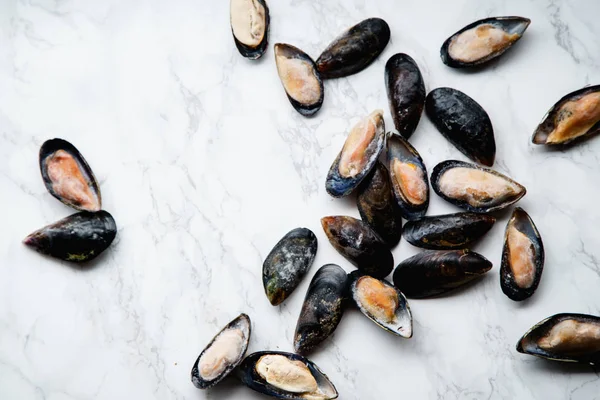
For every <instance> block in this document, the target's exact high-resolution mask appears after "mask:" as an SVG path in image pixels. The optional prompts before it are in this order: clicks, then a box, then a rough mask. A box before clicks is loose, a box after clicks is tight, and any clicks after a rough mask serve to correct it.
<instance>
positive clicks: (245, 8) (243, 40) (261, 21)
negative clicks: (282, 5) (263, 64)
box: [230, 0, 269, 60]
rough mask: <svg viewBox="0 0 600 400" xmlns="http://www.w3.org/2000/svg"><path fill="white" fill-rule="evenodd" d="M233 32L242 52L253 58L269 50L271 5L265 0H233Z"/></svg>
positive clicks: (231, 7) (231, 4)
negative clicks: (268, 5)
mask: <svg viewBox="0 0 600 400" xmlns="http://www.w3.org/2000/svg"><path fill="white" fill-rule="evenodd" d="M230 21H231V32H232V33H233V40H234V41H235V46H236V47H237V49H238V50H239V52H240V54H241V55H243V56H244V57H246V58H249V59H251V60H255V59H257V58H260V57H261V56H262V55H263V54H264V53H265V51H266V50H267V44H268V36H269V7H267V3H266V2H265V0H231V2H230Z"/></svg>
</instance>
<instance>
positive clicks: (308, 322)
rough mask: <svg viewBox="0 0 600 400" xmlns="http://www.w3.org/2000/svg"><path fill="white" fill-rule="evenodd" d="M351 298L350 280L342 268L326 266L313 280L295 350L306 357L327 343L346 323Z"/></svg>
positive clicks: (304, 307) (300, 320)
mask: <svg viewBox="0 0 600 400" xmlns="http://www.w3.org/2000/svg"><path fill="white" fill-rule="evenodd" d="M347 296H348V276H347V275H346V272H345V271H344V270H343V269H342V268H341V267H340V266H338V265H335V264H327V265H324V266H322V267H321V268H320V269H319V270H318V271H317V273H316V274H315V276H314V277H313V279H312V281H311V282H310V285H309V287H308V291H307V292H306V297H305V298H304V304H303V305H302V310H301V311H300V317H299V318H298V324H297V325H296V333H295V334H294V350H295V351H296V353H302V354H306V353H308V352H310V351H311V350H312V349H314V348H315V347H316V346H318V345H319V344H320V343H321V342H322V341H324V340H325V339H327V338H328V337H329V336H330V335H331V334H332V333H333V331H335V328H337V326H338V324H339V323H340V321H341V319H342V315H343V314H344V309H345V306H346V300H347V298H348V297H347Z"/></svg>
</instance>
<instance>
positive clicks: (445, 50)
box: [440, 17, 531, 68]
mask: <svg viewBox="0 0 600 400" xmlns="http://www.w3.org/2000/svg"><path fill="white" fill-rule="evenodd" d="M530 23H531V20H530V19H528V18H523V17H493V18H484V19H481V20H479V21H475V22H473V23H471V24H469V25H467V26H465V27H464V28H462V29H461V30H459V31H458V32H456V33H455V34H454V35H452V36H450V37H449V38H448V39H446V41H445V42H444V44H443V45H442V48H441V50H440V56H441V58H442V62H443V63H444V64H446V65H447V66H449V67H452V68H468V67H474V66H477V65H481V64H485V63H487V62H488V61H491V60H493V59H494V58H497V57H499V56H501V55H502V54H504V52H505V51H507V50H508V49H510V48H511V47H512V45H513V44H515V43H516V42H517V41H518V40H519V39H521V37H522V36H523V33H525V30H526V29H527V27H528V26H529V24H530ZM484 24H487V25H492V26H493V27H495V28H499V29H502V30H503V31H505V32H506V33H507V34H515V35H517V36H516V38H515V40H513V41H509V42H507V43H505V44H504V45H503V46H501V47H500V48H499V49H496V50H495V51H493V52H490V53H489V54H487V55H485V56H483V57H480V58H478V59H476V60H473V61H461V60H458V59H454V58H452V56H451V55H450V53H449V47H450V44H451V43H452V41H453V40H454V39H455V38H456V37H458V36H459V35H460V34H461V33H463V32H465V31H468V30H469V29H473V28H476V27H477V26H479V25H484Z"/></svg>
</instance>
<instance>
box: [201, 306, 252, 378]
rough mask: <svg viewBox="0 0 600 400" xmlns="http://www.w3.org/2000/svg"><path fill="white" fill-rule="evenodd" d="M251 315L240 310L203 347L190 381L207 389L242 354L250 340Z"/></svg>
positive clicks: (233, 365) (231, 368)
mask: <svg viewBox="0 0 600 400" xmlns="http://www.w3.org/2000/svg"><path fill="white" fill-rule="evenodd" d="M250 333H251V325H250V318H249V317H248V316H247V315H246V314H240V315H239V316H238V317H237V318H236V319H234V320H233V321H231V322H230V323H228V324H227V325H226V326H225V328H223V329H222V330H221V331H220V332H219V333H217V335H216V336H215V337H214V338H213V339H212V340H211V341H210V343H209V344H208V346H206V347H205V348H204V350H202V352H201V353H200V355H199V356H198V358H197V359H196V362H195V363H194V366H193V367H192V383H193V384H194V386H196V387H197V388H198V389H208V388H211V387H213V386H215V385H216V384H217V383H219V382H220V381H222V380H223V379H224V378H225V377H226V376H227V375H229V374H230V373H231V371H233V370H234V369H235V368H236V367H237V366H238V365H240V363H241V362H242V359H243V358H244V355H245V354H246V350H247V349H248V343H249V342H250Z"/></svg>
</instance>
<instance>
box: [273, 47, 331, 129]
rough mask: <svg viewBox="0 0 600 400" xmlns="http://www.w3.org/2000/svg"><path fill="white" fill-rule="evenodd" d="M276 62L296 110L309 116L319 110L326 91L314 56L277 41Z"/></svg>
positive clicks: (286, 91) (280, 77)
mask: <svg viewBox="0 0 600 400" xmlns="http://www.w3.org/2000/svg"><path fill="white" fill-rule="evenodd" d="M275 63H276V64H277V73H278V74H279V79H281V84H282V85H283V88H284V89H285V93H286V94H287V96H288V99H289V100H290V103H292V106H293V107H294V108H295V109H296V111H298V112H299V113H300V114H302V115H304V116H307V117H308V116H311V115H313V114H315V113H316V112H317V111H319V110H320V109H321V105H323V96H324V93H325V91H324V88H323V81H322V80H321V76H320V75H319V72H318V71H317V66H316V65H315V62H314V61H313V60H312V58H310V57H309V56H308V54H306V53H305V52H303V51H302V50H300V49H299V48H297V47H294V46H292V45H289V44H285V43H277V44H275ZM298 82H301V83H302V84H301V85H299V84H298Z"/></svg>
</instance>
